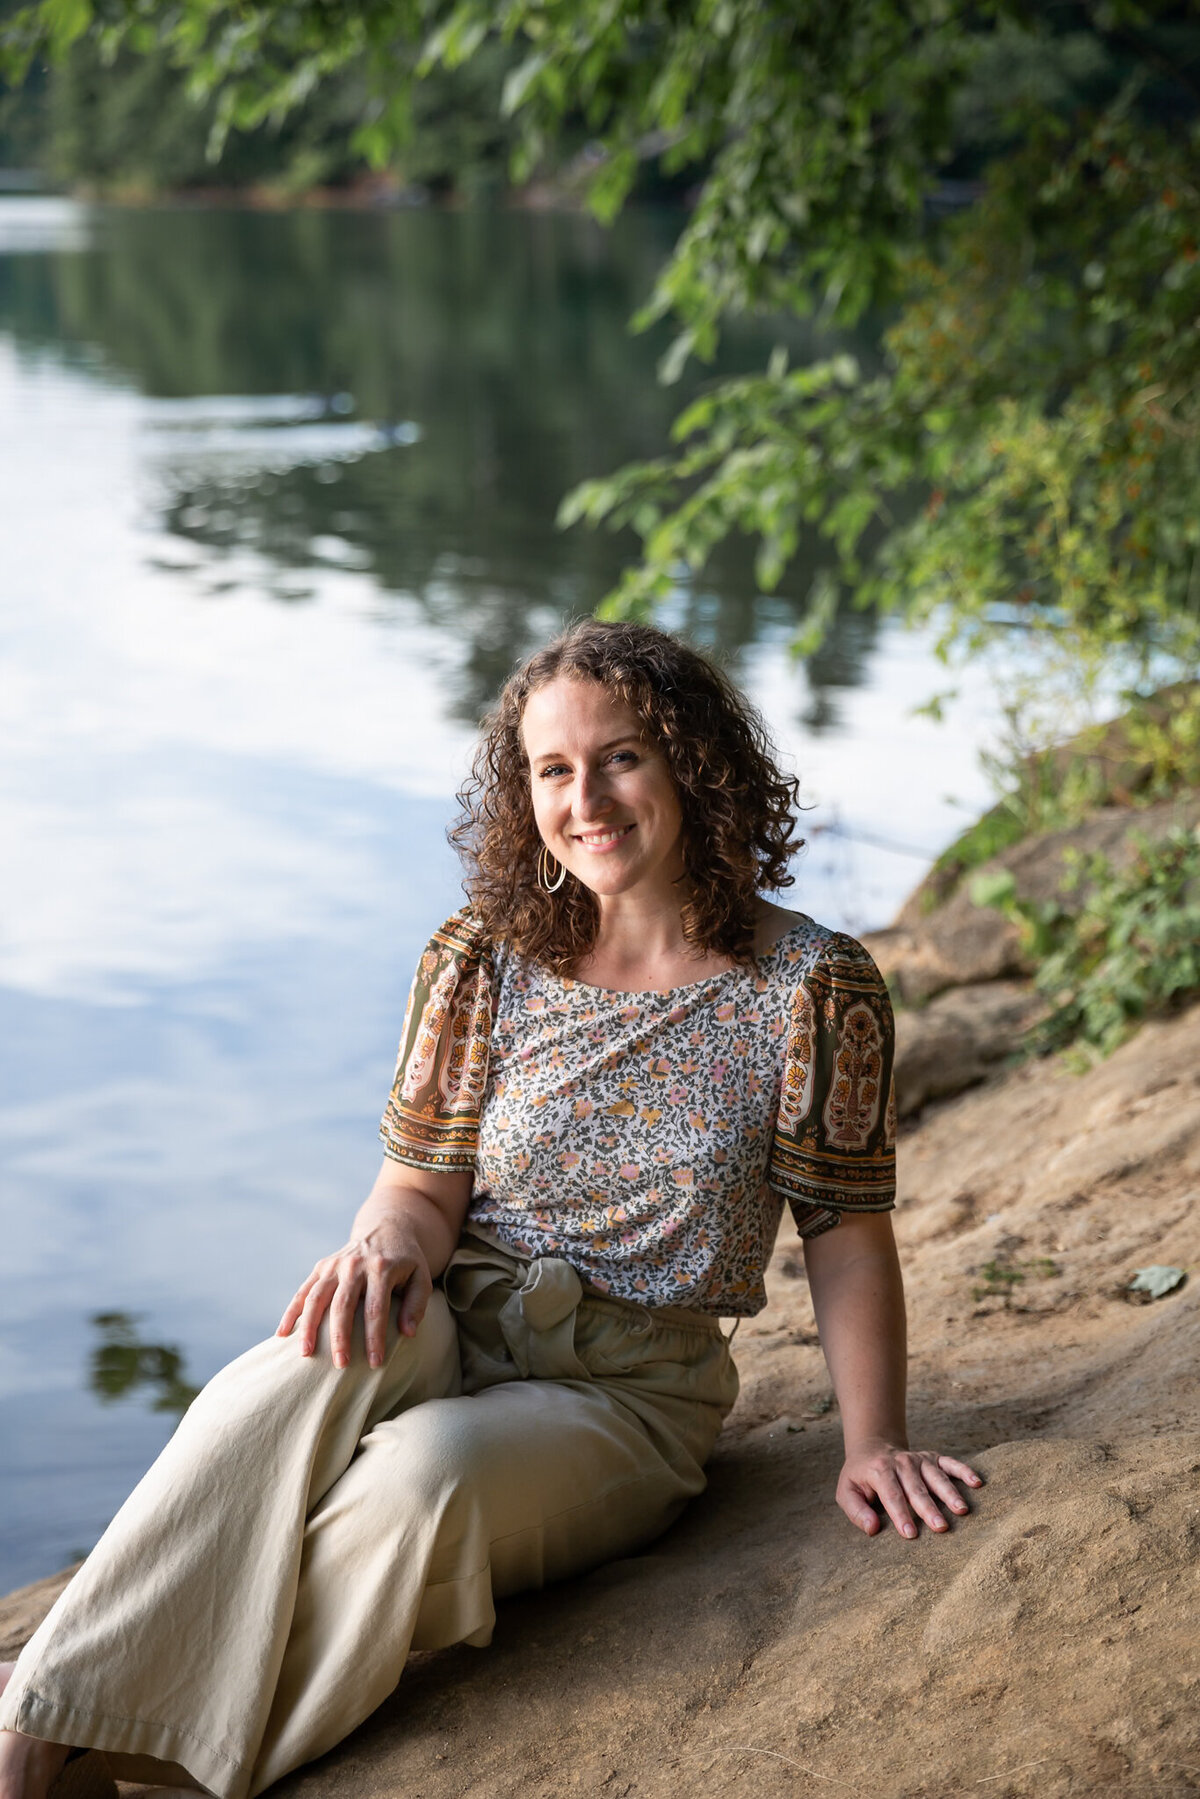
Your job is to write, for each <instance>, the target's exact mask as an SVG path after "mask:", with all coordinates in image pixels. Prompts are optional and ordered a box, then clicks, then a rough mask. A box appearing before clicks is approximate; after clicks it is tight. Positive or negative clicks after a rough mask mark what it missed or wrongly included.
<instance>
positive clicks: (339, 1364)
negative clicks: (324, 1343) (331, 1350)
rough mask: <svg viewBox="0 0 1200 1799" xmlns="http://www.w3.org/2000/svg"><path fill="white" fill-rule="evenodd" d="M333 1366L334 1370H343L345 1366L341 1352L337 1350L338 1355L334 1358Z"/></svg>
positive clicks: (344, 1359)
mask: <svg viewBox="0 0 1200 1799" xmlns="http://www.w3.org/2000/svg"><path fill="white" fill-rule="evenodd" d="M333 1365H334V1367H335V1368H344V1367H345V1366H346V1358H345V1356H344V1355H343V1354H342V1352H341V1350H339V1351H338V1353H337V1354H336V1355H335V1356H334V1358H333Z"/></svg>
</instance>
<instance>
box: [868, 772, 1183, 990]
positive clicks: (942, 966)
mask: <svg viewBox="0 0 1200 1799" xmlns="http://www.w3.org/2000/svg"><path fill="white" fill-rule="evenodd" d="M1197 824H1200V794H1196V793H1191V794H1188V795H1186V796H1184V797H1182V798H1180V799H1175V800H1167V801H1164V802H1163V803H1162V804H1161V805H1157V806H1146V807H1144V808H1141V809H1139V810H1131V809H1130V808H1129V807H1115V806H1114V807H1109V808H1107V809H1106V810H1104V811H1102V812H1096V813H1093V814H1092V815H1091V817H1089V818H1086V819H1084V820H1083V821H1082V823H1080V824H1077V825H1072V826H1071V827H1070V828H1069V829H1067V830H1062V831H1048V832H1046V833H1045V834H1044V835H1043V836H1039V837H1031V838H1029V839H1027V840H1026V841H1025V842H1024V843H1016V844H1013V845H1012V846H1011V848H1009V849H1007V850H1004V851H1003V852H1002V853H1001V854H1000V855H998V856H993V857H992V858H991V860H990V861H988V862H984V863H982V864H981V865H980V867H979V869H978V870H973V871H972V873H973V874H974V873H978V874H993V873H998V872H999V871H1000V870H1002V869H1006V870H1008V872H1009V873H1011V875H1012V876H1013V879H1014V881H1015V882H1016V891H1017V895H1018V897H1019V898H1021V899H1023V900H1031V901H1047V900H1052V899H1061V898H1063V897H1064V896H1065V894H1066V889H1065V886H1064V877H1065V875H1066V873H1067V867H1068V864H1067V861H1066V857H1067V855H1068V852H1073V853H1075V854H1078V855H1082V856H1087V855H1090V854H1094V853H1096V852H1099V853H1101V854H1103V855H1105V856H1106V857H1108V859H1109V860H1110V861H1111V862H1112V863H1113V864H1114V866H1116V867H1118V868H1121V867H1125V866H1127V865H1128V864H1129V863H1130V862H1132V860H1133V859H1134V857H1135V856H1136V854H1137V839H1138V837H1143V838H1145V839H1146V840H1147V841H1149V842H1152V843H1154V842H1158V841H1160V840H1161V839H1162V838H1164V837H1165V836H1166V835H1167V833H1168V831H1170V830H1171V829H1172V828H1173V827H1174V826H1176V825H1183V826H1185V827H1189V828H1193V827H1195V826H1196V825H1197ZM969 885H970V883H969V882H968V883H964V884H963V885H962V886H960V887H958V888H956V890H955V891H954V892H953V893H952V894H951V895H950V897H949V898H948V899H946V900H945V901H944V902H943V903H941V904H938V905H936V906H935V909H934V910H932V911H929V910H928V909H927V908H928V906H929V903H930V898H931V896H932V894H933V892H934V890H933V889H932V888H931V887H930V885H929V883H928V881H923V882H922V883H921V885H920V886H919V887H917V888H916V889H915V891H914V892H913V893H912V894H911V895H910V896H909V898H908V899H907V900H906V901H905V903H904V905H903V906H902V907H901V909H900V911H899V913H898V914H897V916H896V921H895V923H894V924H893V925H892V926H891V928H890V929H889V930H886V931H869V932H867V933H866V934H865V935H864V937H863V943H864V944H865V945H866V947H867V948H868V949H869V950H870V952H871V954H872V955H873V956H874V958H875V960H876V962H877V963H878V964H879V968H880V971H881V972H882V973H883V975H884V976H885V978H886V979H887V980H888V982H889V985H891V987H892V988H893V991H894V993H895V994H896V996H897V997H898V998H899V999H900V1001H901V1002H902V1003H903V1004H904V1005H908V1006H914V1005H922V1004H924V1002H925V1001H926V1000H929V999H931V998H933V996H934V995H935V994H938V993H944V992H945V991H946V989H947V988H949V987H966V986H972V985H975V984H977V983H978V982H981V981H998V980H1008V979H1013V978H1016V977H1020V976H1022V975H1024V976H1028V975H1029V974H1030V973H1031V972H1032V971H1031V967H1030V964H1029V962H1028V960H1027V959H1026V956H1025V954H1024V951H1023V949H1022V944H1021V936H1020V932H1019V930H1018V928H1017V926H1016V925H1015V924H1014V923H1013V922H1012V921H1011V920H1010V919H1008V918H1006V917H1005V916H1004V914H1003V913H1001V912H997V911H995V910H994V909H993V908H991V907H990V906H989V907H981V906H976V905H975V904H974V903H973V901H972V900H971V897H970V894H969V892H968V891H967V889H968V887H969Z"/></svg>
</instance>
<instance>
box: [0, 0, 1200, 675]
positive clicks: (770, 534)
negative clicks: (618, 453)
mask: <svg viewBox="0 0 1200 1799" xmlns="http://www.w3.org/2000/svg"><path fill="white" fill-rule="evenodd" d="M84 38H87V39H88V40H89V41H91V42H93V43H94V44H95V45H97V46H98V47H99V49H100V50H101V51H103V53H104V54H106V55H115V54H116V53H117V52H118V51H121V52H123V53H126V54H127V53H130V52H132V53H135V54H136V53H141V54H156V55H166V56H167V57H169V58H171V59H173V60H174V61H175V62H176V63H178V64H179V65H181V66H182V67H184V68H186V69H187V71H188V79H189V83H190V86H191V88H192V90H193V91H194V92H196V93H203V94H206V95H209V96H212V97H214V98H215V102H216V107H215V113H214V119H215V124H214V127H213V143H212V148H213V150H214V152H219V150H220V147H221V144H222V143H223V141H224V140H225V137H226V135H227V134H228V132H229V131H230V130H233V129H238V130H247V129H250V128H252V127H254V126H255V125H256V124H258V123H261V122H262V121H263V120H265V119H275V120H282V119H284V118H286V117H287V116H288V115H289V114H290V113H291V112H293V111H294V109H295V108H296V107H297V106H300V105H302V104H303V103H305V102H307V101H308V100H309V99H310V97H311V96H312V95H313V94H314V93H317V92H318V91H320V90H321V89H322V88H323V87H324V86H326V85H328V84H330V83H332V82H335V81H339V80H342V79H344V78H345V77H346V74H347V71H353V73H354V78H355V80H356V81H357V82H360V83H361V91H362V94H363V96H364V98H363V104H362V116H361V119H360V122H359V123H358V126H357V129H356V133H355V143H356V145H357V147H358V148H359V149H360V150H362V151H364V152H365V153H367V154H368V155H369V156H371V157H372V158H373V159H374V160H375V161H377V162H379V163H381V164H382V163H384V162H386V161H387V159H388V158H389V157H391V156H393V155H395V154H396V152H397V150H398V148H399V147H401V146H403V144H404V143H405V141H406V140H407V139H408V138H409V137H410V136H411V133H412V129H413V117H414V94H415V93H417V91H418V89H419V84H420V82H421V81H422V80H423V79H427V78H428V77H429V76H430V75H431V74H432V73H434V72H435V71H438V72H444V71H446V70H454V69H458V68H462V67H464V66H466V65H469V64H472V63H473V61H474V60H475V59H477V58H479V57H480V56H483V55H495V54H497V51H498V47H499V50H500V51H502V52H503V56H504V62H505V67H506V69H507V74H506V77H505V79H504V81H503V87H502V101H501V105H502V110H503V112H504V113H505V114H506V115H507V116H508V117H509V119H510V120H511V129H512V131H513V134H514V137H513V141H514V143H515V149H514V152H513V156H514V171H515V173H516V175H517V177H518V178H523V177H527V176H529V175H530V174H532V173H533V172H535V171H536V170H537V168H538V167H539V166H540V165H541V163H542V162H543V160H544V159H545V158H546V157H547V155H548V154H549V153H550V152H551V150H552V149H553V148H554V147H555V146H556V145H560V144H561V143H562V141H563V137H564V133H566V134H568V135H573V136H574V137H575V138H576V139H577V140H578V139H579V138H586V139H587V141H588V145H589V148H588V153H587V156H586V159H585V160H586V167H587V170H588V174H587V198H588V203H589V204H590V205H591V207H592V209H593V210H594V211H595V212H596V214H597V215H598V216H599V217H600V218H601V219H605V220H607V219H611V218H612V217H613V216H614V215H615V214H616V212H617V211H618V210H619V209H620V207H621V206H622V204H623V203H624V202H625V200H626V199H627V197H628V195H629V193H630V191H631V187H632V184H633V182H634V179H635V176H636V174H637V171H638V169H639V166H640V165H641V164H642V163H644V162H645V161H646V160H647V159H648V158H654V159H657V160H658V161H660V163H661V164H662V165H663V166H664V167H665V168H666V169H667V171H668V172H674V173H679V172H681V171H689V170H690V171H694V173H695V177H696V182H697V184H698V185H697V193H696V197H695V204H694V206H693V207H692V209H691V211H690V213H689V215H688V217H687V220H686V223H685V224H684V226H683V228H682V230H681V232H680V235H679V238H678V241H677V242H676V244H675V247H674V250H673V253H672V254H671V256H670V258H669V260H668V261H667V263H666V265H665V267H664V268H663V269H662V271H661V274H660V276H659V279H658V281H657V283H656V285H655V287H654V289H653V291H652V293H651V294H650V295H649V297H648V299H647V302H646V305H645V307H644V308H643V310H642V312H641V314H640V315H639V320H638V322H640V323H642V324H645V323H648V322H649V321H651V320H653V319H657V318H660V317H664V316H666V317H670V318H671V319H673V320H674V321H675V323H676V326H677V335H676V337H675V340H674V343H673V345H672V347H671V349H670V350H669V351H668V352H667V354H666V356H665V358H664V361H663V365H662V368H661V373H662V376H663V378H664V379H665V380H667V381H670V380H671V379H672V378H673V377H674V376H676V375H677V374H678V373H679V371H680V370H681V368H682V367H683V366H684V364H685V362H686V361H687V359H688V358H689V357H698V358H700V359H701V360H706V359H711V358H712V356H713V355H714V353H715V350H716V346H717V341H718V337H719V334H720V332H721V329H722V327H723V325H724V324H725V323H726V322H727V321H728V320H729V319H730V318H732V317H734V316H736V315H737V314H739V313H744V312H747V311H761V312H768V313H791V314H793V315H807V316H811V317H812V318H813V319H814V321H815V322H816V324H817V325H819V326H820V327H821V329H822V330H823V331H824V332H825V333H827V334H828V336H829V338H830V340H831V341H830V343H829V350H830V353H829V354H827V355H825V356H823V357H822V358H821V359H820V360H818V361H817V362H815V363H813V364H810V365H809V366H806V367H803V368H793V367H789V364H788V359H787V357H786V355H785V354H784V352H783V351H782V349H781V350H779V351H777V352H776V353H775V355H774V356H773V357H772V358H771V360H770V363H769V365H768V367H767V368H766V369H764V370H762V371H761V372H759V373H757V374H755V375H753V376H750V377H745V378H742V379H738V380H732V381H724V382H721V383H719V384H714V385H713V386H712V387H711V388H710V389H709V390H708V391H707V392H706V393H704V394H703V395H702V397H701V398H700V399H699V400H698V401H696V402H694V403H693V404H692V405H690V406H689V407H688V408H687V409H686V410H685V411H684V412H683V413H682V414H681V416H680V417H679V418H677V420H676V421H675V426H674V432H673V437H674V443H673V446H671V447H670V448H669V449H668V450H667V451H666V453H665V454H663V455H662V456H661V457H658V458H656V459H654V460H653V461H650V462H647V463H643V464H640V465H637V466H633V467H629V468H625V469H623V470H620V471H618V472H617V473H616V474H613V475H609V476H605V477H602V478H600V479H597V480H593V481H590V482H588V483H586V484H585V485H584V486H582V487H580V488H578V489H576V491H575V492H574V494H572V495H571V496H569V497H568V498H567V500H566V501H565V502H564V506H563V509H562V518H563V520H564V521H565V522H571V521H572V520H575V519H579V518H586V519H589V520H592V521H593V522H595V521H601V520H603V521H606V522H607V523H608V524H611V525H628V526H631V527H632V528H633V530H634V531H635V532H636V533H637V535H638V536H639V537H640V539H641V542H642V558H641V561H640V563H639V564H638V565H637V566H635V567H632V568H630V569H629V570H627V572H626V574H625V576H624V578H623V579H622V581H621V583H620V584H619V586H618V588H617V589H616V590H615V592H614V593H613V595H611V596H610V599H609V602H608V605H609V608H610V609H611V610H613V611H616V612H646V611H648V610H650V609H652V608H653V606H654V605H655V603H656V602H657V601H658V600H660V599H661V598H662V597H663V596H664V595H666V594H667V593H669V592H670V591H671V589H672V588H673V587H674V586H675V585H676V584H677V583H678V582H679V580H680V579H681V578H684V577H686V576H687V574H688V572H689V571H690V572H691V573H693V574H694V573H695V572H698V571H699V570H700V569H701V568H702V567H703V566H704V563H705V561H706V559H707V557H708V555H709V554H710V552H711V550H712V548H713V546H714V544H716V543H717V542H719V541H720V540H721V539H722V538H723V537H724V536H725V535H727V534H728V533H730V532H733V531H741V532H747V533H749V534H751V535H752V536H753V537H754V538H755V539H756V541H757V545H758V561H757V567H758V578H759V580H760V582H761V583H762V584H763V585H764V586H765V587H772V586H775V585H776V584H778V583H779V582H780V581H782V580H784V579H785V578H786V576H787V573H788V571H789V569H790V568H793V567H794V566H795V563H794V560H793V559H794V558H795V556H796V552H797V549H798V547H799V546H801V544H802V543H804V544H805V545H806V546H810V545H811V542H812V540H813V538H814V537H815V538H816V539H818V540H821V541H822V543H823V545H824V563H823V572H822V573H821V574H819V575H818V577H817V578H816V580H815V581H814V582H813V584H812V587H811V590H810V592H809V593H808V596H807V600H808V619H809V626H810V632H809V636H810V639H811V636H812V635H813V634H814V633H815V632H818V631H819V630H820V628H821V626H822V622H823V621H824V620H826V619H827V618H828V616H829V615H830V613H831V611H832V609H833V608H834V606H835V605H836V604H837V603H838V600H839V598H840V596H841V595H842V594H843V593H844V592H846V591H849V592H851V593H852V594H853V596H854V598H855V599H856V600H858V601H860V602H876V603H880V604H883V605H893V606H896V605H900V606H904V607H906V608H908V609H917V610H925V611H932V610H935V609H936V610H937V612H938V614H939V617H940V618H941V619H942V620H943V621H945V622H946V630H947V636H954V635H965V636H966V637H967V638H968V640H970V639H972V638H974V637H976V636H977V635H979V634H980V633H982V632H984V631H987V630H991V629H994V628H995V627H997V626H998V625H999V626H1002V625H1005V624H1011V623H1014V622H1024V623H1028V624H1030V625H1036V626H1039V627H1041V628H1044V629H1046V630H1048V631H1050V632H1051V633H1053V634H1054V635H1055V636H1056V637H1058V638H1060V639H1061V638H1063V637H1064V636H1065V637H1066V638H1067V639H1069V640H1070V641H1071V642H1073V643H1077V644H1078V645H1079V646H1080V647H1082V648H1085V649H1087V650H1088V651H1089V652H1091V653H1093V654H1099V655H1102V656H1103V655H1105V654H1107V653H1108V652H1110V651H1113V650H1116V651H1118V652H1119V653H1120V654H1122V655H1125V656H1127V655H1128V653H1129V651H1130V650H1132V651H1134V652H1135V653H1136V655H1137V656H1138V657H1140V658H1141V661H1142V666H1143V670H1144V672H1145V673H1146V675H1147V677H1148V678H1149V679H1153V678H1155V676H1156V675H1157V676H1158V677H1159V678H1161V673H1162V669H1163V666H1164V661H1163V659H1164V658H1165V657H1170V658H1173V659H1174V663H1175V666H1176V667H1177V668H1178V667H1184V668H1187V669H1191V668H1194V666H1195V663H1196V644H1197V639H1198V635H1200V510H1198V509H1197V508H1196V506H1195V504H1194V498H1193V496H1194V494H1195V492H1196V491H1197V483H1198V477H1200V379H1198V376H1200V256H1198V253H1197V243H1198V239H1200V179H1198V177H1200V24H1197V22H1196V21H1195V14H1194V9H1193V8H1192V6H1190V5H1189V4H1186V3H1183V4H1181V3H1180V0H1043V3H1036V4H1035V3H1033V0H977V3H976V4H973V5H967V6H963V5H961V4H955V3H954V0H843V4H841V5H839V6H837V7H829V6H827V5H823V4H820V3H819V0H692V4H689V5H688V6H680V5H678V4H677V3H676V0H361V3H359V4H356V5H350V6H345V5H340V4H339V5H334V4H331V3H330V0H287V3H286V4H276V3H255V0H178V3H177V4H175V5H173V6H172V7H170V8H166V7H162V6H159V5H157V4H155V0H37V3H35V4H29V5H26V6H23V7H20V8H19V9H18V10H17V11H16V12H15V13H12V14H10V15H9V16H8V18H7V20H6V21H5V23H4V25H3V27H2V29H0V54H2V55H3V57H4V66H5V68H6V70H7V73H8V75H9V78H10V79H13V80H16V79H19V78H20V77H21V76H22V75H23V73H24V71H25V70H26V69H27V68H28V67H29V66H30V64H31V63H32V62H34V61H35V60H37V59H40V58H43V57H46V56H49V57H52V58H53V57H62V56H63V55H64V54H66V53H67V51H68V50H69V49H70V46H71V45H72V43H75V42H77V41H79V40H81V39H84ZM869 311H871V312H873V313H875V314H877V315H880V316H885V317H886V319H887V320H888V321H889V322H888V328H887V330H886V333H885V335H884V340H883V352H882V356H881V358H880V359H879V360H878V362H877V363H876V364H875V365H873V366H869V367H868V366H865V365H864V364H863V363H862V362H860V361H859V360H856V359H855V358H853V357H851V356H850V355H848V354H847V353H845V351H844V349H841V348H840V347H839V346H838V344H837V342H836V333H837V331H838V330H839V328H841V327H845V326H849V325H851V324H853V323H854V322H855V321H856V320H858V319H860V318H862V317H863V315H864V314H865V313H867V312H869Z"/></svg>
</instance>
